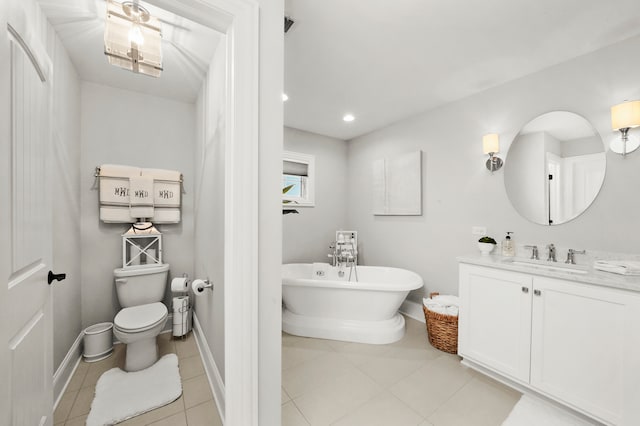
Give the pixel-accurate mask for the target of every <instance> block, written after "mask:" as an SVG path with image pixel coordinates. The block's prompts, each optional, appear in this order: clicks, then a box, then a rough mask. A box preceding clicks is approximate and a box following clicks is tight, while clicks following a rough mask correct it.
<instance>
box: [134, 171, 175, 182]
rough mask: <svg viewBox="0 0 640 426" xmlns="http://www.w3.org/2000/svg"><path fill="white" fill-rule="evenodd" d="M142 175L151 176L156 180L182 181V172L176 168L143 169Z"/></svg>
mask: <svg viewBox="0 0 640 426" xmlns="http://www.w3.org/2000/svg"><path fill="white" fill-rule="evenodd" d="M142 176H149V177H152V178H153V179H154V180H169V181H174V182H180V176H181V173H180V172H178V171H176V170H164V169H142Z"/></svg>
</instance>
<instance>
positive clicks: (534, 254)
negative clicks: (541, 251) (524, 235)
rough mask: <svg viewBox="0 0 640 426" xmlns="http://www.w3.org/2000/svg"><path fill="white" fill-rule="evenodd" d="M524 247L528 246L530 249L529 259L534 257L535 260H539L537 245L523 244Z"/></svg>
mask: <svg viewBox="0 0 640 426" xmlns="http://www.w3.org/2000/svg"><path fill="white" fill-rule="evenodd" d="M524 248H530V249H531V259H535V260H539V259H540V258H539V257H538V246H524Z"/></svg>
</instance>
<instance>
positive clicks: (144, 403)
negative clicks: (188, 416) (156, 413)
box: [87, 354, 182, 426]
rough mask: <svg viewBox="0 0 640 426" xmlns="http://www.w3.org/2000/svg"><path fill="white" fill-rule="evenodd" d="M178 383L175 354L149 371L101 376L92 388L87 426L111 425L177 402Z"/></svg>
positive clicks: (115, 369)
mask: <svg viewBox="0 0 640 426" xmlns="http://www.w3.org/2000/svg"><path fill="white" fill-rule="evenodd" d="M181 394H182V383H181V381H180V371H179V370H178V357H177V356H176V355H175V354H168V355H165V356H163V357H162V358H160V359H159V360H158V362H156V363H155V364H153V365H152V366H151V367H149V368H147V369H145V370H140V371H135V372H133V373H127V372H125V371H122V370H120V369H119V368H113V369H111V370H109V371H107V372H105V373H104V374H103V375H102V376H100V379H99V380H98V383H97V384H96V396H95V397H94V398H93V402H92V403H91V412H90V413H89V417H88V418H87V426H104V425H113V424H115V423H118V422H121V421H123V420H126V419H129V418H131V417H134V416H137V415H139V414H142V413H146V412H147V411H151V410H153V409H154V408H159V407H162V406H163V405H167V404H169V403H170V402H173V401H175V400H176V399H178V398H180V395H181Z"/></svg>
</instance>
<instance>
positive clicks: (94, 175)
mask: <svg viewBox="0 0 640 426" xmlns="http://www.w3.org/2000/svg"><path fill="white" fill-rule="evenodd" d="M93 177H94V178H101V177H117V176H103V175H101V174H100V166H96V169H95V171H94V172H93ZM154 180H157V181H158V182H175V181H173V180H166V179H154ZM178 182H180V192H182V193H183V194H186V193H187V191H185V189H184V175H183V174H182V173H180V179H179V180H178ZM95 187H96V185H95V183H94V185H93V188H94V189H96V188H95Z"/></svg>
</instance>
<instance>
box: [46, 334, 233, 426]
mask: <svg viewBox="0 0 640 426" xmlns="http://www.w3.org/2000/svg"><path fill="white" fill-rule="evenodd" d="M158 344H159V347H160V355H161V356H162V355H166V354H168V353H175V354H177V355H178V363H179V366H180V376H181V378H182V396H181V397H180V398H179V399H177V400H176V401H174V402H172V403H171V404H169V405H165V406H164V407H160V408H158V409H156V410H153V411H150V412H148V413H145V414H142V415H140V416H137V417H134V418H132V419H129V420H126V421H124V422H122V423H120V425H123V426H124V425H127V426H133V425H135V426H138V425H154V426H222V422H221V421H220V416H219V414H218V410H217V408H216V405H215V402H214V401H213V397H212V395H211V389H210V388H209V382H208V380H207V376H206V375H205V371H204V367H203V365H202V360H201V359H200V353H199V352H198V347H197V346H196V342H195V338H194V337H193V333H190V334H189V336H188V337H187V338H186V339H185V340H181V339H173V338H172V337H171V333H164V334H161V335H160V337H159V340H158ZM124 354H125V351H124V345H116V346H115V347H114V351H113V354H112V355H111V356H110V357H109V358H107V359H105V360H102V361H98V362H94V363H86V362H84V361H80V364H79V365H78V368H77V369H76V371H75V373H74V375H73V377H72V378H71V381H70V382H69V386H68V387H67V389H66V390H65V393H64V395H63V396H62V399H61V400H60V403H59V404H58V407H57V408H56V411H55V413H54V424H55V426H59V425H66V426H80V425H84V424H85V421H86V418H87V415H88V414H89V411H90V409H91V402H92V401H93V396H94V391H95V386H96V382H97V381H98V378H99V377H100V375H101V374H102V373H104V372H105V371H107V370H109V369H111V368H114V367H120V368H122V366H123V365H124Z"/></svg>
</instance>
